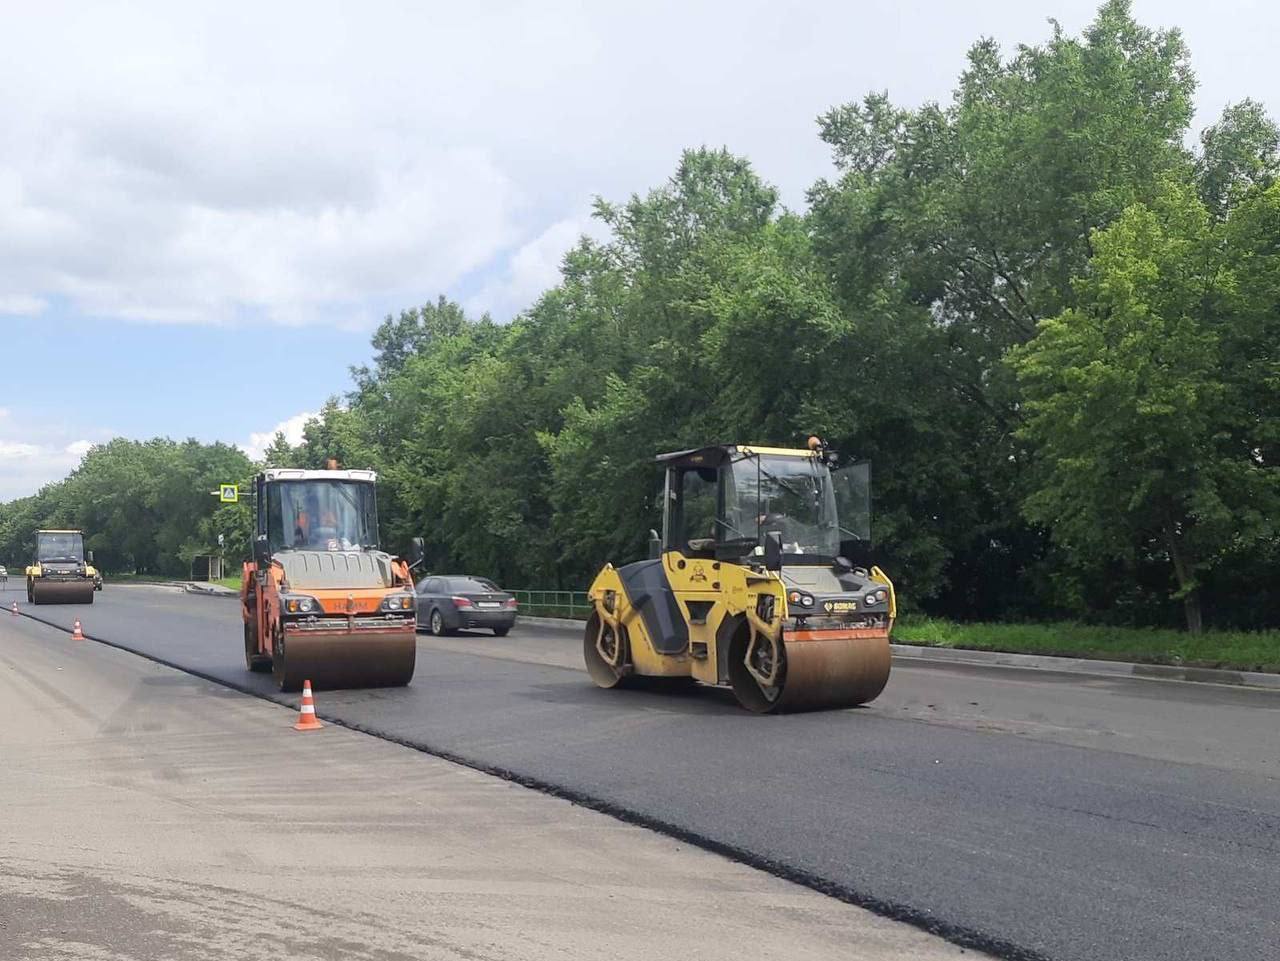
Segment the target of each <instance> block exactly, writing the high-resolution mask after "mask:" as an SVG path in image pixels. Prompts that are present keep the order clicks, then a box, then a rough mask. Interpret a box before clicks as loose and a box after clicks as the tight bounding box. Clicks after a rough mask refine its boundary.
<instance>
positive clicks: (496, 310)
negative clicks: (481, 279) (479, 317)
mask: <svg viewBox="0 0 1280 961" xmlns="http://www.w3.org/2000/svg"><path fill="white" fill-rule="evenodd" d="M607 234H608V229H607V228H606V227H605V226H604V225H603V224H602V223H600V221H598V220H594V219H592V217H591V216H590V214H589V213H588V212H586V211H582V212H581V213H580V214H578V215H577V216H574V217H569V218H566V219H564V220H558V221H556V222H555V223H553V224H552V225H551V226H550V227H548V228H547V229H546V230H544V231H542V232H541V233H540V234H538V235H537V236H536V237H534V238H533V239H532V240H530V241H528V242H527V243H525V244H522V245H521V246H520V247H518V248H517V249H516V250H515V251H514V252H513V253H512V254H511V255H510V256H509V257H507V258H506V265H505V268H504V269H503V271H502V272H501V274H500V275H499V276H498V277H496V278H495V279H494V280H492V281H490V282H489V283H488V284H486V285H485V286H484V287H483V288H481V290H480V291H479V293H477V294H476V295H475V296H474V297H472V298H470V299H469V300H468V302H467V307H468V309H469V310H471V311H473V312H475V313H480V312H483V311H486V310H487V311H489V312H490V313H491V314H493V315H494V317H495V318H496V319H498V320H507V319H508V318H510V317H511V316H513V315H514V314H516V313H518V312H519V311H521V310H523V309H524V308H526V307H528V306H529V305H531V304H532V303H533V302H534V301H535V300H537V298H538V297H539V295H541V294H542V292H543V291H545V290H546V289H547V288H549V287H551V286H553V285H555V284H556V283H558V282H559V280H560V266H561V264H562V263H563V262H564V257H565V254H566V253H567V252H568V251H569V250H570V249H572V248H573V247H575V246H577V244H578V241H579V239H580V238H581V237H582V236H583V235H586V236H588V237H591V238H593V239H596V240H602V239H604V238H605V237H606V236H607Z"/></svg>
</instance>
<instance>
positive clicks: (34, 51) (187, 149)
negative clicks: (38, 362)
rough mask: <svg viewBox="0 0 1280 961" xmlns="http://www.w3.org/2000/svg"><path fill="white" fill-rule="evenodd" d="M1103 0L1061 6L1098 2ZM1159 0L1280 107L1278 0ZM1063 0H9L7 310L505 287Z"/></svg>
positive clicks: (1148, 14)
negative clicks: (695, 170) (606, 206)
mask: <svg viewBox="0 0 1280 961" xmlns="http://www.w3.org/2000/svg"><path fill="white" fill-rule="evenodd" d="M1097 2H1098V0H1059V2H1058V4H1057V6H1058V7H1060V8H1062V9H1054V10H1053V11H1052V12H1053V13H1054V14H1055V15H1056V16H1058V17H1059V18H1060V20H1061V22H1062V23H1063V25H1064V27H1065V28H1066V29H1068V30H1077V29H1079V28H1080V27H1081V26H1082V25H1083V24H1084V23H1086V22H1087V21H1088V20H1089V19H1090V18H1091V17H1092V16H1093V14H1094V12H1095V10H1096V7H1097ZM1135 7H1136V12H1137V15H1138V16H1139V17H1140V18H1141V19H1143V20H1144V22H1148V23H1151V24H1155V25H1168V24H1175V23H1176V24H1180V25H1182V26H1183V27H1185V28H1186V34H1187V38H1188V41H1189V43H1190V45H1191V47H1192V49H1193V50H1195V52H1196V60H1195V65H1196V68H1197V70H1198V72H1199V73H1200V79H1201V81H1202V83H1201V87H1200V89H1201V95H1200V100H1201V103H1202V104H1203V105H1204V106H1205V107H1206V109H1207V111H1208V113H1209V114H1210V115H1212V114H1215V113H1216V112H1217V111H1218V110H1219V109H1220V108H1221V105H1222V104H1223V103H1225V102H1226V101H1228V100H1239V99H1240V98H1241V97H1243V96H1246V95H1252V96H1254V97H1257V98H1260V99H1262V100H1263V101H1264V102H1268V103H1270V104H1271V106H1272V107H1273V109H1275V108H1280V89H1278V88H1277V81H1276V80H1275V74H1274V71H1272V70H1271V69H1270V64H1271V59H1272V58H1271V56H1270V48H1269V46H1268V44H1269V43H1270V42H1271V37H1273V36H1274V35H1275V31H1276V29H1277V27H1280V13H1278V12H1277V9H1276V8H1275V5H1271V6H1268V5H1258V4H1256V2H1249V0H1234V2H1233V0H1223V2H1220V3H1217V4H1213V5H1205V4H1202V3H1193V2H1191V0H1160V2H1159V3H1157V2H1156V0H1138V2H1137V3H1136V5H1135ZM1044 14H1045V11H1044V9H1043V7H1042V5H1037V4H1028V3H1025V2H1021V0H973V2H971V3H966V4H939V3H936V2H930V3H922V2H920V0H906V2H893V3H888V2H886V0H872V2H870V3H859V4H849V3H843V4H841V3H835V2H833V0H827V2H813V0H811V2H805V0H800V2H799V3H795V4H790V5H779V4H777V3H775V2H772V0H733V2H730V0H718V2H708V3H700V4H688V3H685V2H681V0H643V2H641V0H618V2H615V3H607V4H582V3H580V2H576V0H546V2H545V3H541V4H518V3H514V2H511V0H506V2H497V3H491V4H405V3H399V2H380V0H368V2H366V3H362V4H360V5H358V7H357V6H354V5H352V4H349V3H343V2H339V0H308V2H302V0H292V2H288V0H281V2H278V3H272V4H261V3H248V2H244V0H226V2H224V3H219V4H207V5H192V4H175V3H171V2H159V0H151V2H146V0H138V2H134V3H130V4H125V5H119V4H111V5H107V4H84V3H73V2H58V0H46V2H43V3H39V4H9V5H7V7H6V9H5V15H4V27H5V30H4V39H5V44H4V56H3V57H0V118H2V120H3V131H4V135H3V136H2V137H0V315H5V314H8V315H12V316H17V315H31V314H38V313H40V312H41V311H43V310H48V309H50V307H49V306H48V305H58V306H59V307H60V306H61V305H63V304H67V305H69V306H70V309H71V310H72V311H73V312H76V313H80V314H85V315H90V316H97V317H101V318H104V319H108V320H111V319H119V318H124V319H129V320H134V321H138V322H179V323H183V322H185V323H211V322H215V323H216V322H228V321H234V320H240V319H245V318H251V319H259V318H265V319H268V320H273V321H277V322H282V323H306V322H325V323H332V324H346V325H352V324H363V323H366V322H368V321H369V320H371V319H373V318H375V317H377V316H380V315H381V314H382V313H383V312H384V311H385V310H386V309H389V308H390V309H394V308H398V307H403V306H408V305H411V304H414V303H420V302H422V301H424V300H428V299H432V298H433V297H434V296H435V295H436V294H437V293H439V292H446V293H451V292H455V293H456V291H458V290H472V289H481V290H483V291H484V293H483V294H481V295H480V296H478V297H477V298H476V300H477V302H478V303H480V304H482V306H488V307H492V308H493V310H494V312H495V313H498V314H501V313H510V312H511V311H512V310H514V309H518V308H520V307H523V306H525V305H526V304H527V302H528V301H529V300H531V299H532V297H533V296H535V295H536V294H537V293H538V292H539V283H540V282H542V281H543V280H545V279H554V274H553V272H552V271H551V270H549V269H548V268H549V265H550V264H552V263H553V262H554V261H555V260H557V254H559V253H562V252H563V251H562V250H556V249H555V248H556V246H557V245H558V244H559V243H560V242H561V241H562V240H564V239H565V238H569V239H570V242H572V238H571V237H570V234H571V233H572V231H571V230H570V229H569V228H568V226H567V225H570V224H573V223H576V221H577V220H578V219H579V218H577V217H575V215H574V213H573V212H574V211H578V210H580V209H581V208H582V205H583V204H584V203H586V202H589V200H590V198H591V197H592V196H593V195H594V194H602V195H604V196H606V197H609V198H611V199H623V198H625V197H626V196H627V195H628V194H629V193H630V192H632V191H643V190H645V189H647V188H648V187H650V186H653V185H655V184H658V183H661V182H662V181H663V180H664V179H665V178H666V177H667V176H669V174H670V173H671V171H672V169H673V168H674V165H675V163H676V160H677V158H678V156H679V152H680V150H681V149H682V148H685V147H689V146H697V145H700V144H708V145H711V146H720V145H725V146H727V147H728V148H729V149H731V150H733V151H735V152H739V153H743V154H745V155H747V156H748V157H750V158H751V159H752V160H753V162H754V163H755V164H756V166H757V168H758V169H759V170H760V172H761V173H762V174H763V176H765V177H766V178H767V179H768V180H770V181H772V182H774V183H777V184H779V186H780V187H781V189H782V193H783V197H784V199H785V200H786V201H787V202H788V203H790V204H791V205H792V206H799V205H801V204H802V203H803V198H804V191H805V190H806V188H807V187H809V186H810V185H811V184H812V182H813V180H814V179H815V178H816V177H818V176H820V175H823V174H825V173H827V172H829V170H830V165H829V161H828V151H827V148H826V147H825V145H823V144H822V143H821V142H820V141H819V140H818V138H817V135H816V130H815V125H814V120H813V118H814V117H816V116H818V115H819V114H821V113H822V112H823V111H825V110H826V109H828V108H829V107H831V106H832V105H834V104H837V103H840V102H843V101H846V100H849V99H852V98H857V97H860V96H861V95H862V94H864V93H865V92H867V91H868V90H880V89H884V88H886V87H887V88H889V90H890V93H891V94H892V96H893V97H894V99H895V100H896V101H897V102H900V103H904V104H915V103H919V102H921V101H922V100H925V99H930V98H939V99H946V98H947V97H948V96H949V91H950V90H951V89H952V87H953V86H954V83H955V78H956V76H957V75H958V73H959V71H960V70H961V69H963V67H964V63H965V61H964V55H965V48H966V46H967V45H968V44H969V43H971V42H972V41H973V40H975V39H977V38H978V37H979V36H983V35H990V36H994V37H997V38H998V39H1000V40H1001V41H1002V42H1004V43H1005V44H1006V49H1009V48H1011V46H1012V44H1013V43H1016V42H1019V41H1029V42H1036V41H1039V40H1043V39H1044V38H1046V37H1047V36H1048V31H1049V28H1048V27H1047V25H1046V24H1045V22H1044ZM1245 21H1248V22H1249V23H1251V24H1252V25H1253V27H1254V29H1251V30H1249V31H1245V32H1243V33H1242V32H1241V31H1239V30H1238V29H1235V28H1234V25H1236V24H1238V23H1240V22H1245ZM547 224H551V225H552V226H551V227H550V228H546V229H545V230H542V228H544V227H545V226H546V225H547ZM540 230H542V233H540V234H539V231H540ZM530 237H535V239H534V240H531V241H528V238H530ZM524 241H528V242H524ZM522 243H523V246H521V244H522ZM540 243H541V244H542V246H539V244H540ZM490 271H492V276H491V275H490V273H489V272H490Z"/></svg>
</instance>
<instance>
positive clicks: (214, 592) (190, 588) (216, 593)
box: [182, 581, 240, 597]
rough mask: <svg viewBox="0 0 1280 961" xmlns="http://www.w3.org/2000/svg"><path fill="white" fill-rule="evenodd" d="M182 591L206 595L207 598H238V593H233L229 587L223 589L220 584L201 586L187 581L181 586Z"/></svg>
mask: <svg viewBox="0 0 1280 961" xmlns="http://www.w3.org/2000/svg"><path fill="white" fill-rule="evenodd" d="M182 589H183V590H184V591H186V592H187V593H188V594H207V595H208V596H209V597H239V596H240V593H239V592H238V591H233V590H232V589H231V588H229V587H223V586H222V585H221V584H201V583H199V582H196V581H189V582H187V583H186V584H183V585H182Z"/></svg>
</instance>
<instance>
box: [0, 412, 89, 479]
mask: <svg viewBox="0 0 1280 961" xmlns="http://www.w3.org/2000/svg"><path fill="white" fill-rule="evenodd" d="M0 424H3V430H2V431H0V503H3V502H5V501H8V500H12V499H13V498H15V497H26V496H27V495H29V494H34V493H35V492H36V491H38V490H39V489H40V488H41V487H43V486H44V485H45V484H49V483H52V482H54V481H58V480H62V479H63V478H64V477H66V476H67V475H68V474H69V473H71V472H72V471H73V470H75V469H76V468H77V467H79V466H80V461H81V460H82V459H83V458H84V455H85V454H86V453H88V451H89V448H91V447H92V446H93V445H94V444H95V443H101V442H103V441H105V440H107V439H108V438H109V437H110V436H111V435H112V432H110V431H106V430H98V429H92V430H86V431H85V432H84V434H79V432H78V431H77V433H71V430H72V428H71V427H70V426H69V425H67V424H65V423H63V422H61V421H60V420H58V419H57V418H53V419H51V418H49V417H48V416H47V415H44V414H40V413H33V412H31V411H21V412H17V415H16V416H15V412H14V411H10V410H5V409H2V408H0ZM77 434H79V436H77ZM85 434H87V435H88V438H96V439H95V440H90V439H88V438H87V437H85V436H84V435H85Z"/></svg>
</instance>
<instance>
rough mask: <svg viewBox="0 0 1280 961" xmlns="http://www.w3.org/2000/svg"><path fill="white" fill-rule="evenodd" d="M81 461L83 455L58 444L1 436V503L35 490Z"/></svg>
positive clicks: (66, 472) (59, 476)
mask: <svg viewBox="0 0 1280 961" xmlns="http://www.w3.org/2000/svg"><path fill="white" fill-rule="evenodd" d="M79 463H80V455H79V454H75V453H72V452H71V451H70V450H68V449H64V448H59V447H56V446H50V445H44V444H33V443H29V442H24V441H11V440H3V439H0V503H3V502H4V501H8V500H12V499H13V498H15V497H25V496H26V495H28V494H32V493H35V491H37V490H39V489H40V488H41V487H43V486H44V485H45V484H48V483H51V482H53V481H56V480H61V479H62V478H63V477H65V476H67V474H68V473H69V472H70V471H72V470H74V469H75V468H76V466H77V465H78V464H79Z"/></svg>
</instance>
